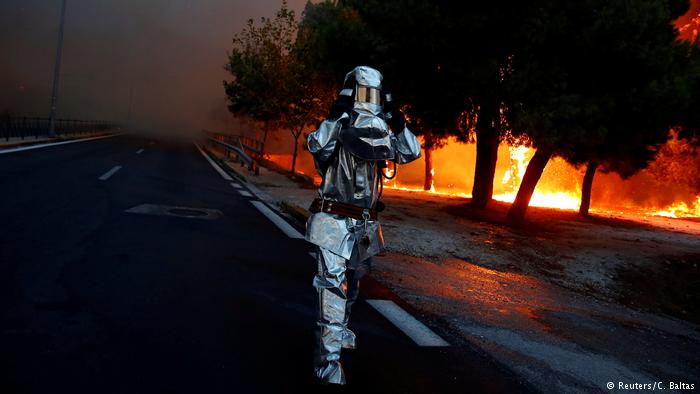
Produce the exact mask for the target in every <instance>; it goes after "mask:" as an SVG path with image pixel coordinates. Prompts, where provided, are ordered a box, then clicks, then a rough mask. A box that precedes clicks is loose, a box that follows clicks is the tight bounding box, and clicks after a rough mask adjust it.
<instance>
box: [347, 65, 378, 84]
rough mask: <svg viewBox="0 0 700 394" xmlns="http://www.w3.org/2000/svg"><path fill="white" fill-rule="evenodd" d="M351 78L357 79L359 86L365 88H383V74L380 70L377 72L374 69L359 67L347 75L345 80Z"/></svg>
mask: <svg viewBox="0 0 700 394" xmlns="http://www.w3.org/2000/svg"><path fill="white" fill-rule="evenodd" d="M351 76H354V77H355V80H356V81H357V83H358V84H360V85H364V86H370V87H373V88H377V89H381V88H382V78H383V77H382V73H380V72H379V70H375V69H373V68H372V67H367V66H357V67H355V69H354V70H352V71H350V72H349V73H347V75H345V80H346V81H347V80H348V78H350V77H351Z"/></svg>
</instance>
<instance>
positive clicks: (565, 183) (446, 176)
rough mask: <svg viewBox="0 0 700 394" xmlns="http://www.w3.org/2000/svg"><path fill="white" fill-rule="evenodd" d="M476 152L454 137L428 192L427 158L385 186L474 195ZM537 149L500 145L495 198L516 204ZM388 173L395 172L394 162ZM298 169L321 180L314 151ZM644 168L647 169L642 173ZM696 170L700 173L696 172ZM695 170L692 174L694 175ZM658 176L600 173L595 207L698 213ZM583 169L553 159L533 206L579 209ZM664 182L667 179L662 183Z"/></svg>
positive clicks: (687, 195) (286, 162)
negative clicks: (625, 176) (425, 177)
mask: <svg viewBox="0 0 700 394" xmlns="http://www.w3.org/2000/svg"><path fill="white" fill-rule="evenodd" d="M475 154H476V151H475V149H474V145H473V144H462V143H459V142H457V141H455V140H449V141H448V143H447V144H446V145H445V146H444V147H443V148H440V149H438V150H435V151H433V154H432V156H433V168H432V169H431V171H430V172H431V173H432V175H433V176H434V178H433V180H432V183H431V186H430V190H428V191H425V190H423V185H424V176H425V162H424V161H423V159H420V160H417V161H415V162H412V163H410V164H407V165H403V166H400V168H399V170H398V174H397V176H396V177H395V178H394V179H391V180H389V179H385V180H384V187H385V188H387V189H396V190H405V191H411V192H419V193H429V194H434V195H441V196H454V197H462V198H471V194H470V191H471V187H472V185H471V182H472V177H473V173H474V169H473V165H474V159H475ZM533 155H534V150H533V149H531V148H528V147H526V146H522V145H520V146H517V145H516V146H506V145H503V146H501V148H500V149H499V159H498V163H497V167H496V178H495V182H494V195H493V198H494V200H497V201H502V202H508V203H510V202H513V201H514V200H515V196H516V194H517V192H518V188H519V186H520V182H521V181H522V178H523V175H524V174H525V170H526V168H527V165H528V163H529V162H530V159H531V158H532V156H533ZM266 156H267V158H268V159H270V160H272V161H274V162H276V163H277V164H279V165H280V166H282V167H283V168H290V165H291V155H289V154H287V153H277V154H275V153H271V154H268V155H266ZM660 164H662V167H664V168H668V169H669V170H668V171H673V172H683V169H682V168H680V167H677V163H660ZM384 171H385V174H386V175H387V176H389V177H392V176H394V175H395V174H394V171H393V168H392V166H390V167H389V168H386V169H385V170H384ZM297 172H299V173H301V174H304V173H305V174H309V175H311V174H313V176H314V178H315V181H316V182H320V178H319V177H318V175H317V174H316V170H315V169H314V163H313V160H312V157H311V155H309V154H301V155H299V158H298V161H297ZM643 172H644V171H643ZM696 173H700V172H697V171H696ZM696 173H693V175H690V174H689V176H695V175H696ZM655 180H656V178H653V177H652V176H651V175H649V174H640V175H636V176H634V177H632V178H630V179H629V180H622V179H620V178H619V177H618V176H616V175H614V174H603V173H600V172H599V173H598V174H596V176H595V180H594V183H593V196H592V199H591V211H592V212H597V213H602V214H615V215H619V214H627V215H637V216H639V215H642V216H663V217H669V218H688V217H700V195H695V194H693V192H692V191H689V190H673V189H674V187H675V186H674V185H673V182H672V181H668V180H665V181H664V180H663V179H662V181H663V182H661V183H654V182H653V181H655ZM582 181H583V170H582V169H577V168H574V167H573V166H571V165H569V164H567V163H566V162H564V161H563V160H561V159H558V158H554V159H552V160H550V162H549V164H548V165H547V167H546V168H545V171H544V174H543V176H542V179H541V180H540V182H539V183H538V185H537V188H536V189H535V192H534V194H533V196H532V199H531V200H530V205H531V206H537V207H548V208H557V209H563V210H578V208H579V205H580V203H581V183H582ZM664 182H665V183H664Z"/></svg>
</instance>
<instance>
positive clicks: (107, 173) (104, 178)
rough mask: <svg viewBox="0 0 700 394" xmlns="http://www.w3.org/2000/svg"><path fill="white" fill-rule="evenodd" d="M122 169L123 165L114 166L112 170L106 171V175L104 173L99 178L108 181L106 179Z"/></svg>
mask: <svg viewBox="0 0 700 394" xmlns="http://www.w3.org/2000/svg"><path fill="white" fill-rule="evenodd" d="M121 169H122V166H114V167H113V168H112V169H111V170H109V171H107V172H105V173H104V175H102V176H101V177H99V178H98V179H99V180H101V181H106V180H107V179H109V178H110V177H111V176H112V175H114V174H115V173H116V172H117V171H119V170H121Z"/></svg>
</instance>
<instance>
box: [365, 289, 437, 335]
mask: <svg viewBox="0 0 700 394" xmlns="http://www.w3.org/2000/svg"><path fill="white" fill-rule="evenodd" d="M367 303H368V304H370V305H372V307H373V308H374V309H376V310H377V312H379V313H381V314H382V315H384V317H386V318H387V320H389V321H390V322H392V323H394V325H395V326H396V327H398V328H399V329H400V330H401V331H403V333H404V334H406V335H408V337H409V338H411V339H413V342H415V343H416V344H417V345H418V346H450V344H449V343H447V341H445V340H444V339H442V338H441V337H440V336H439V335H438V334H436V333H434V332H433V331H432V330H431V329H429V328H428V327H426V326H425V325H424V324H423V323H421V322H419V321H418V320H417V319H416V318H415V317H413V316H411V315H410V314H409V313H408V312H406V311H405V310H403V309H402V308H401V307H400V306H398V305H396V304H395V303H394V302H393V301H390V300H367Z"/></svg>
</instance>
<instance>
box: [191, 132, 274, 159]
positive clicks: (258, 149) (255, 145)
mask: <svg viewBox="0 0 700 394" xmlns="http://www.w3.org/2000/svg"><path fill="white" fill-rule="evenodd" d="M202 132H203V133H204V134H205V135H206V136H208V137H209V138H214V139H217V140H219V141H221V142H226V143H228V144H230V145H233V146H238V147H240V148H242V149H244V150H245V151H246V153H247V154H248V155H249V156H252V157H256V158H259V157H260V156H262V154H263V143H262V141H258V140H256V139H255V138H251V137H248V136H245V135H239V134H223V133H216V132H213V131H208V130H202Z"/></svg>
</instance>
